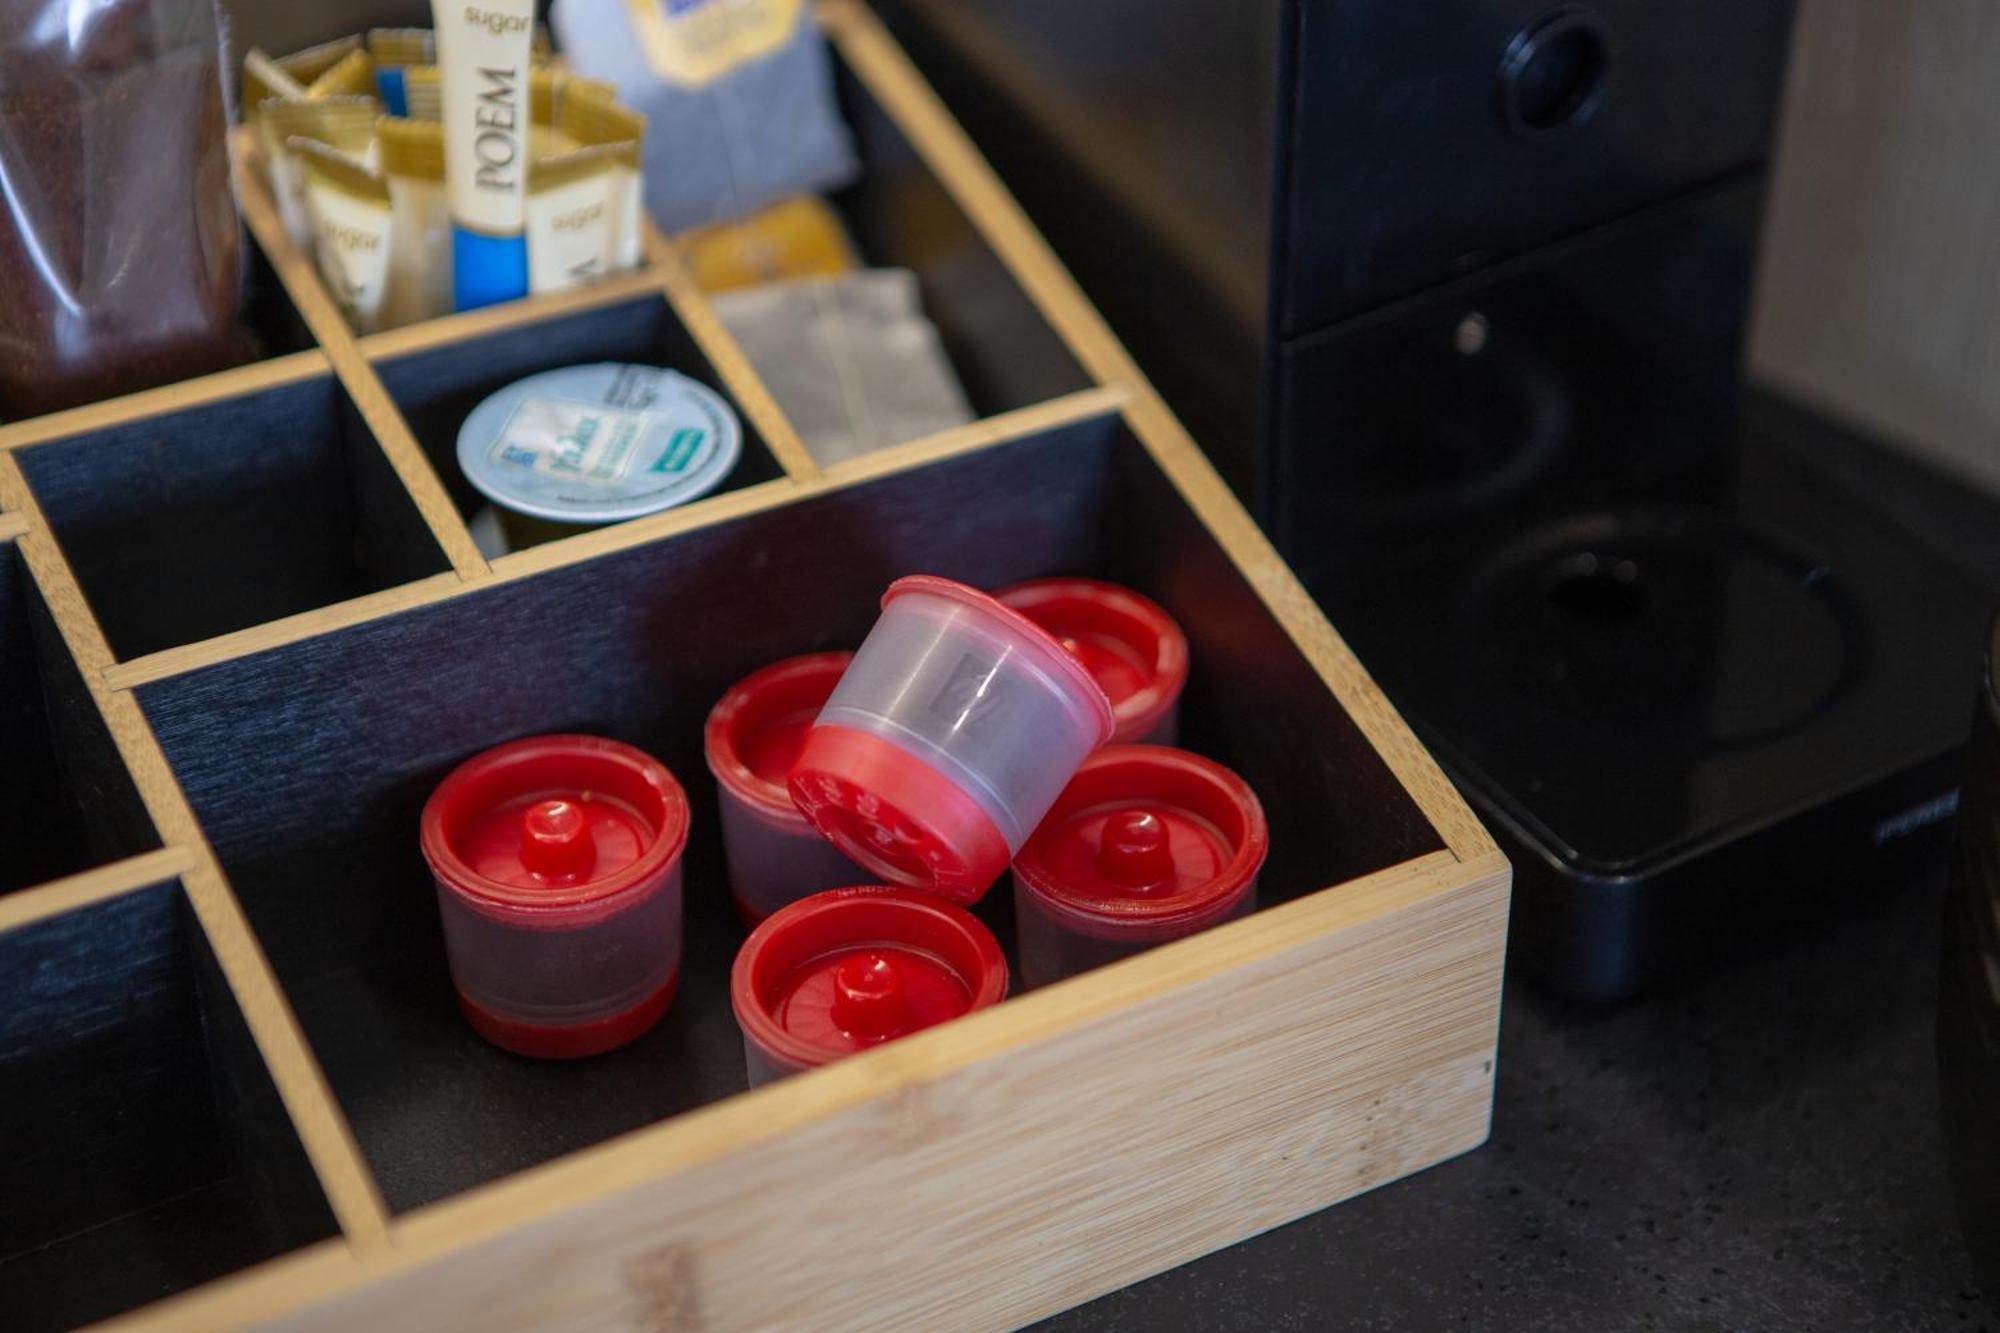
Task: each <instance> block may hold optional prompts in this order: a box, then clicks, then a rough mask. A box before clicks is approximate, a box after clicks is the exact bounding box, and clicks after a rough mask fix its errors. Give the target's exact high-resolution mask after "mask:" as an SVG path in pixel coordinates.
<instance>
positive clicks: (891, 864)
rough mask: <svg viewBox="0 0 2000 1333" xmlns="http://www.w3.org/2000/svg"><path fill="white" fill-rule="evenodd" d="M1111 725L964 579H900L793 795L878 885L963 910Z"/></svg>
mask: <svg viewBox="0 0 2000 1333" xmlns="http://www.w3.org/2000/svg"><path fill="white" fill-rule="evenodd" d="M1112 726H1113V721H1112V716H1111V704H1110V701H1109V700H1107V699H1106V698H1105V697H1104V691H1103V690H1102V689H1100V688H1098V685H1097V682H1096V681H1094V680H1093V679H1092V678H1091V676H1090V673H1089V672H1088V671H1087V670H1085V669H1084V667H1083V664H1082V663H1080V662H1079V661H1077V659H1076V658H1075V657H1073V656H1071V655H1070V654H1069V653H1068V652H1066V651H1064V649H1063V647H1062V645H1061V644H1060V643H1058V642H1056V640H1055V639H1054V638H1052V637H1050V635H1049V634H1048V633H1047V632H1046V631H1045V630H1043V629H1041V628H1040V627H1039V626H1037V625H1036V624H1035V623H1034V622H1033V621H1031V620H1029V619H1027V618H1026V617H1025V616H1023V615H1021V614H1020V613H1019V612H1018V611H1013V610H1010V609H1009V608H1007V607H1004V606H1002V605H1000V603H998V602H996V601H994V600H993V599H992V598H991V597H988V596H987V595H986V594H985V593H982V592H978V591H976V590H974V589H972V588H968V587H966V586H965V585H964V584H962V583H954V582H952V581H951V580H949V579H941V578H933V577H930V576H928V575H917V576H913V577H910V578H903V579H898V580H897V581H896V582H895V583H893V584H891V585H890V587H889V591H888V593H887V594H886V595H885V596H884V597H883V598H882V615H881V617H880V618H879V619H878V620H877V621H876V622H875V626H874V628H873V629H872V630H870V631H869V634H868V637H867V639H866V640H865V641H864V642H863V643H862V645H861V649H860V651H859V652H857V653H856V654H855V657H854V662H853V664H852V665H851V666H849V667H848V669H847V673H846V674H845V675H843V676H842V677H841V678H840V684H839V685H838V686H836V687H835V689H834V692H833V694H832V696H831V697H830V698H829V699H828V700H827V702H826V706H825V707H824V708H823V709H821V710H820V714H819V717H818V718H817V719H816V720H815V721H814V723H813V726H812V729H811V730H810V731H809V732H808V733H807V735H806V742H805V745H804V747H803V748H802V749H801V751H800V754H799V759H798V762H797V763H796V764H795V765H794V766H793V768H792V771H791V777H790V786H791V791H792V797H793V799H794V800H795V801H796V802H797V803H798V807H799V809H800V810H801V811H802V812H803V813H804V814H805V816H806V818H807V819H809V820H811V821H812V823H813V825H814V827H816V828H818V829H819V831H820V832H821V833H823V834H825V835H826V837H827V838H828V839H830V840H831V841H832V842H834V843H835V844H836V845H838V846H839V847H840V848H841V850H842V851H844V852H845V853H846V854H847V855H848V856H849V857H851V858H853V860H854V861H856V862H857V863H858V864H860V865H862V866H865V867H867V868H868V869H869V870H871V871H873V872H874V873H876V874H877V875H879V876H881V877H882V878H883V879H884V880H887V881H890V882H893V883H896V884H902V885H907V886H912V887H919V888H926V889H929V890H931V891H932V892H934V893H937V894H939V895H940V896H943V897H947V898H950V899H953V900H954V901H959V902H976V901H978V899H979V898H980V897H981V896H982V895H983V894H984V893H985V892H986V890H987V889H988V888H990V887H991V886H992V884H993V881H994V880H996V879H998V878H999V876H1000V874H1001V872H1002V871H1004V870H1005V869H1006V868H1007V863H1008V861H1009V860H1010V859H1012V857H1013V855H1014V853H1015V852H1016V851H1017V850H1018V849H1019V848H1020V847H1021V845H1022V844H1023V843H1024V842H1026V841H1027V838H1028V835H1029V833H1031V832H1032V831H1033V830H1034V828H1035V825H1036V824H1038V823H1039V822H1040V821H1041V818H1042V816H1043V814H1044V813H1046V812H1047V810H1048V808H1049V806H1050V805H1051V804H1052V803H1053V802H1054V801H1055V798H1056V797H1057V795H1058V794H1060V793H1061V791H1062V789H1063V786H1064V785H1065V784H1066V783H1067V782H1068V781H1069V779H1070V777H1071V775H1073V774H1074V773H1075V772H1076V769H1077V766H1078V765H1079V764H1081V763H1082V762H1083V759H1084V756H1086V755H1088V754H1089V753H1090V752H1091V751H1092V750H1094V749H1096V748H1097V747H1098V746H1099V745H1102V744H1103V743H1104V742H1105V741H1106V740H1107V739H1109V738H1110V735H1111V731H1112Z"/></svg>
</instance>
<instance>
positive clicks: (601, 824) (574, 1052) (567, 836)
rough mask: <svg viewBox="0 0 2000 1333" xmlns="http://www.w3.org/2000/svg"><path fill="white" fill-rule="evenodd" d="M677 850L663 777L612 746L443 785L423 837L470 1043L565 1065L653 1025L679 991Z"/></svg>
mask: <svg viewBox="0 0 2000 1333" xmlns="http://www.w3.org/2000/svg"><path fill="white" fill-rule="evenodd" d="M687 835H688V806H687V797H686V795H685V794H684V793H683V792H682V791H681V787H680V784H679V783H678V782H676V781H675V780H674V776H673V774H672V773H670V772H668V771H667V768H666V766H665V765H664V764H662V763H660V761H659V760H657V759H654V758H652V757H651V756H650V755H647V754H644V753H642V752H641V751H638V750H635V749H633V748H632V747H631V746H629V745H625V744H622V743H620V742H618V741H613V740H606V739H603V738H602V737H596V736H575V735H555V736H531V737H528V738H526V739H523V740H518V741H512V742H509V743H508V744H506V745H501V746H497V747H495V748H494V749H491V750H487V751H485V752H483V753H481V754H478V755H475V756H473V757H472V758H471V759H468V760H467V761H465V762H464V763H463V764H461V765H459V766H458V768H457V769H455V770H453V772H452V773H451V775H450V776H449V777H447V778H446V779H445V780H444V782H443V783H441V784H440V785H439V786H438V788H437V790H436V791H435V792H433V793H432V794H431V798H430V800H429V801H428V802H427V803H426V804H425V806H424V812H423V819H422V823H421V835H420V837H421V843H422V846H423V852H424V857H425V859H426V860H427V861H428V862H429V863H430V867H431V873H432V875H433V876H434V877H435V879H436V881H437V894H438V910H439V913H440V915H441V916H442V918H443V921H444V935H445V947H446V949H447V951H448V953H449V956H450V961H451V972H452V981H453V983H454V984H455V985H456V987H457V989H458V997H459V1005H460V1008H461V1009H462V1010H463V1011H464V1013H465V1016H466V1018H467V1019H468V1020H469V1021H470V1022H471V1024H472V1026H473V1027H474V1029H476V1030H477V1031H478V1032H479V1033H480V1035H482V1036H484V1037H485V1038H486V1039H487V1040H489V1041H491V1042H493V1043H494V1044H495V1045H497V1046H501V1047H504V1048H506V1049H507V1050H510V1051H514V1052H516V1053H518V1054H521V1055H531V1056H539V1057H543V1058H548V1059H573V1058H576V1057H580V1056H586V1055H595V1054H598V1053H600V1052H603V1051H608V1050H611V1049H613V1048H614V1047H617V1046H622V1045H624V1044H625V1043H626V1042H629V1041H631V1040H633V1039H634V1038H636V1037H638V1036H640V1035H641V1034H642V1033H644V1032H645V1031H646V1030H647V1029H648V1028H650V1027H652V1026H653V1024H654V1023H656V1022H658V1021H659V1018H660V1016H661V1015H662V1014H664V1013H665V1012H666V1010H667V1007H668V1005H669V1004H670V1003H672V1000H673V995H674V988H675V985H676V983H677V982H678V980H679V977H680V957H681V853H682V851H683V849H684V848H685V847H686V845H687Z"/></svg>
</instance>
